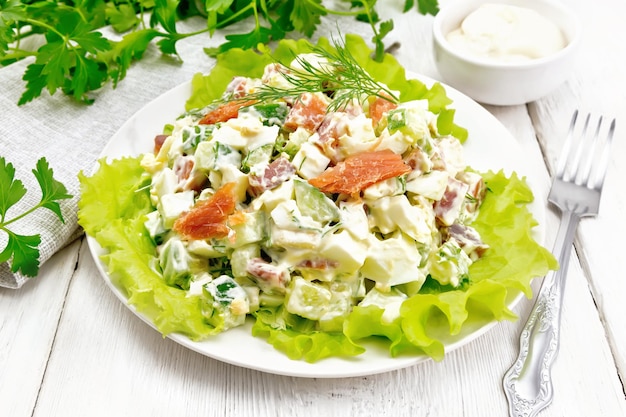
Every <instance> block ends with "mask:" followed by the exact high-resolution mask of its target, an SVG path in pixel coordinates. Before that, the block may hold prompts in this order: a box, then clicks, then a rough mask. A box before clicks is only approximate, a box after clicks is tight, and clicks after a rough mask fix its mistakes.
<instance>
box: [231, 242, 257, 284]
mask: <svg viewBox="0 0 626 417" xmlns="http://www.w3.org/2000/svg"><path fill="white" fill-rule="evenodd" d="M259 256H261V248H260V247H259V245H255V244H249V245H244V246H241V247H238V248H237V249H235V250H233V253H232V254H231V256H230V266H231V269H232V272H233V276H234V277H235V278H240V277H246V276H248V269H247V267H248V261H250V259H253V258H258V257H259Z"/></svg>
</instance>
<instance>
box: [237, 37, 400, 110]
mask: <svg viewBox="0 0 626 417" xmlns="http://www.w3.org/2000/svg"><path fill="white" fill-rule="evenodd" d="M333 44H334V49H330V50H328V49H325V48H322V47H320V46H314V47H313V48H312V50H311V53H313V54H315V55H318V56H319V57H320V58H322V59H324V61H322V62H320V63H316V62H310V61H309V60H307V57H306V56H302V55H298V56H296V57H295V61H296V63H297V64H298V65H297V66H299V67H300V68H288V69H287V70H286V71H281V72H280V74H281V76H283V77H284V78H285V80H286V81H287V82H288V83H289V88H285V87H280V86H270V85H266V84H264V85H263V86H261V87H260V88H259V89H258V90H257V91H255V92H253V93H251V94H248V95H246V96H245V97H241V98H240V100H246V101H247V100H254V101H259V102H273V101H279V100H281V99H285V98H292V99H298V98H299V97H300V96H301V95H302V94H304V93H315V92H321V93H324V94H326V95H328V96H329V97H331V98H332V99H333V100H332V101H331V103H330V104H329V106H328V111H329V112H334V111H338V110H341V109H345V108H346V106H347V105H349V104H350V103H352V102H353V101H354V100H357V101H358V102H359V103H360V104H363V102H364V101H365V100H366V99H367V98H368V97H372V96H375V97H380V98H382V99H384V100H387V101H390V102H393V103H397V102H398V101H399V100H398V97H397V96H396V94H395V93H394V92H393V91H391V90H390V89H389V88H387V87H386V86H385V85H383V84H381V83H379V82H377V81H376V80H374V79H373V78H372V77H371V76H370V75H369V74H368V73H367V71H365V69H364V68H363V67H362V66H361V65H359V63H358V62H357V61H356V59H355V58H354V57H353V56H352V54H351V53H350V51H348V49H347V48H346V47H345V45H344V44H343V43H342V42H340V41H337V40H335V39H333Z"/></svg>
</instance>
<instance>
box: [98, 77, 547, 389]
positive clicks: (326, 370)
mask: <svg viewBox="0 0 626 417" xmlns="http://www.w3.org/2000/svg"><path fill="white" fill-rule="evenodd" d="M408 76H409V77H413V78H417V79H419V80H421V81H422V82H425V83H426V84H428V85H431V84H432V83H433V82H434V80H432V79H429V78H428V77H424V76H419V75H416V74H409V75H408ZM445 88H446V91H447V93H448V96H449V97H450V98H451V99H453V100H454V103H453V104H452V106H450V107H453V108H455V109H456V115H455V120H456V122H457V123H458V124H459V125H461V126H463V127H466V128H467V129H468V131H469V138H468V140H467V142H466V144H465V152H466V154H465V156H466V160H467V161H468V163H469V164H470V166H472V167H473V168H475V169H477V170H481V171H485V170H488V169H492V170H494V171H498V170H500V169H504V171H505V172H506V173H507V174H510V173H511V172H512V171H516V172H517V173H518V174H519V175H522V176H526V177H527V179H528V182H529V184H530V185H531V187H532V189H533V190H534V192H535V195H543V194H542V193H538V191H539V187H540V185H541V182H540V181H536V180H535V179H534V178H533V173H532V172H526V171H528V168H527V166H525V165H524V164H523V163H522V161H524V160H525V158H523V157H522V154H523V151H522V149H521V147H520V146H519V144H518V143H517V142H516V141H515V139H514V138H513V137H512V136H511V134H510V133H509V131H508V130H507V129H506V128H505V127H504V126H503V125H502V124H501V123H500V122H499V121H498V120H497V119H496V118H495V117H493V115H491V113H489V112H488V111H487V110H485V109H484V108H483V107H481V106H480V105H479V104H477V103H476V102H474V101H473V100H472V99H470V98H468V97H467V96H465V95H463V94H462V93H460V92H458V91H456V90H454V89H453V88H452V87H449V86H445ZM190 94H191V83H190V82H188V83H185V84H182V85H180V86H178V87H176V88H174V89H172V90H170V91H169V92H167V93H165V94H163V95H161V96H160V97H158V98H156V99H155V100H153V101H152V102H150V103H148V104H147V105H146V106H145V107H143V108H142V109H141V110H140V111H139V112H137V113H136V114H135V115H134V116H133V117H131V118H130V119H129V120H128V121H127V122H126V123H125V124H124V125H123V126H122V127H121V128H120V130H119V131H118V132H117V133H116V134H115V135H114V136H113V137H112V138H111V140H110V142H109V143H108V144H107V146H106V147H105V149H104V150H103V152H102V154H101V156H102V157H108V158H119V157H122V156H129V155H130V156H134V155H138V154H141V153H145V152H150V151H151V150H152V148H153V139H154V137H155V135H157V134H160V133H161V131H162V128H163V126H164V125H165V124H166V123H171V122H172V121H173V120H175V119H176V117H178V116H179V115H180V114H181V113H183V112H184V105H185V102H186V100H187V98H188V97H189V96H190ZM531 210H532V211H533V214H534V216H535V218H536V219H537V221H538V222H539V225H540V226H538V227H536V228H535V230H534V233H535V238H536V239H537V240H538V241H539V242H542V241H543V229H542V225H543V224H544V221H543V220H544V218H545V205H539V204H533V205H531ZM87 241H88V244H89V248H90V250H91V253H92V255H93V257H94V259H95V262H96V264H97V266H98V269H99V270H100V272H101V274H102V276H103V277H104V279H105V281H106V282H107V284H108V285H109V287H110V288H111V290H112V291H113V292H114V293H115V295H116V296H117V297H119V298H120V300H122V301H123V302H124V303H125V304H126V305H128V303H127V299H126V297H125V296H124V295H123V294H122V293H121V292H120V291H119V290H118V289H117V288H116V287H115V286H114V285H113V284H112V283H111V280H110V279H109V276H108V273H107V271H106V269H105V266H104V265H103V264H102V263H101V262H100V258H99V256H100V255H101V254H103V253H104V252H103V249H102V248H101V247H100V246H99V245H98V243H97V242H96V241H95V239H94V238H92V237H90V236H88V237H87ZM521 297H522V294H521V293H513V294H511V295H510V299H509V300H508V305H509V307H510V308H513V306H514V305H515V304H516V303H517V302H518V301H519V300H520V299H521ZM129 308H131V310H133V312H135V314H137V316H139V317H140V318H141V319H142V320H144V321H145V322H146V323H148V324H149V325H150V326H152V327H154V325H153V324H152V322H151V321H150V319H148V318H147V317H145V316H144V315H142V314H141V313H138V312H137V311H136V310H135V309H134V308H133V307H132V306H129ZM496 323H497V322H496V321H493V322H489V323H486V324H484V325H481V326H474V327H471V326H467V325H466V326H464V327H463V331H462V333H461V334H459V335H456V336H454V337H452V336H451V337H450V338H449V340H446V341H445V345H446V352H447V353H449V352H450V351H452V350H453V349H455V348H458V347H460V346H462V345H465V344H467V343H469V342H470V341H472V340H473V339H475V338H477V337H478V336H480V335H482V334H484V333H485V332H486V331H487V330H489V329H491V328H492V327H493V326H494V325H495V324H496ZM250 327H251V323H247V324H246V325H245V326H242V327H238V328H234V329H231V330H228V331H227V332H225V333H222V334H220V335H217V336H215V337H211V338H210V339H208V340H206V341H202V342H193V341H191V340H190V339H188V338H187V337H186V336H183V335H180V334H172V335H169V336H168V337H169V338H170V339H172V340H174V341H176V342H178V343H180V344H181V345H183V346H185V347H187V348H189V349H191V350H194V351H196V352H199V353H201V354H203V355H206V356H209V357H211V358H215V359H218V360H220V361H223V362H227V363H230V364H233V365H237V366H242V367H246V368H251V369H256V370H260V371H264V372H269V373H274V374H280V375H289V376H299V377H310V378H337V377H352V376H362V375H371V374H376V373H380V372H386V371H391V370H395V369H400V368H404V367H407V366H411V365H415V364H417V363H420V362H423V361H426V360H430V358H429V357H427V356H401V357H396V358H391V357H390V356H389V354H388V349H387V348H386V347H385V346H382V345H377V344H376V343H375V342H371V343H369V344H367V343H364V344H363V345H364V346H365V347H366V349H367V350H366V352H365V353H363V354H361V355H359V356H357V357H354V358H329V359H324V360H322V361H319V362H317V363H314V364H311V363H307V362H305V361H294V360H291V359H289V358H288V357H287V356H285V355H284V354H283V353H281V352H279V351H277V350H275V349H274V348H273V347H272V346H271V345H270V344H268V343H267V342H266V341H265V339H261V338H256V337H253V336H252V335H251V331H250Z"/></svg>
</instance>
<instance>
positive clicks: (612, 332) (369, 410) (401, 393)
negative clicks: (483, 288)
mask: <svg viewBox="0 0 626 417" xmlns="http://www.w3.org/2000/svg"><path fill="white" fill-rule="evenodd" d="M393 3H394V4H395V3H398V2H397V1H394V2H393ZM570 3H572V4H573V5H574V6H575V7H576V8H577V10H579V12H581V13H585V16H587V17H588V19H586V21H587V22H588V24H589V28H590V30H588V31H587V34H588V37H587V38H586V40H585V43H584V45H583V48H584V49H583V51H582V52H581V53H582V54H584V55H583V56H584V57H586V59H582V60H581V63H580V64H579V65H578V66H577V68H576V71H575V74H574V75H573V77H572V78H571V79H570V80H569V81H568V82H567V83H566V84H564V85H563V86H562V87H561V88H559V89H558V90H557V91H556V92H555V93H553V94H552V95H550V96H549V97H546V98H545V99H542V100H540V101H538V102H535V103H532V104H531V105H528V106H515V107H487V109H488V110H489V111H490V112H492V113H493V114H494V115H495V116H496V117H497V118H498V119H499V120H500V121H501V122H502V123H503V124H504V125H505V126H506V127H507V128H508V129H509V131H510V132H511V133H512V134H513V135H514V137H516V138H517V139H518V141H519V142H520V144H521V145H522V147H523V148H524V150H525V152H526V153H527V154H528V155H531V157H530V159H531V163H535V164H536V166H537V169H541V172H540V178H542V179H543V181H545V183H546V184H547V183H549V174H548V171H547V169H546V168H545V165H543V162H542V161H543V158H544V156H543V155H542V151H543V152H544V154H545V159H546V160H547V163H548V165H553V164H554V161H555V160H556V157H557V156H558V153H559V151H560V148H561V144H562V140H563V134H562V133H563V132H564V130H565V129H566V127H567V124H568V122H569V117H570V114H571V111H572V110H573V108H575V107H577V106H581V105H587V106H589V107H590V108H591V109H594V110H595V109H602V111H607V112H610V111H612V112H613V113H614V115H616V116H618V119H619V120H620V121H621V123H626V114H624V112H626V102H625V101H626V99H625V97H624V96H625V94H626V85H625V83H626V81H624V80H623V79H622V77H621V76H620V68H623V65H622V64H623V63H624V61H626V60H625V57H626V53H625V52H624V48H625V47H624V46H623V45H622V44H621V42H620V39H621V36H615V35H614V34H612V32H613V31H614V30H615V28H619V27H621V24H620V21H621V17H620V16H622V17H623V16H626V13H624V12H625V10H624V9H625V5H624V2H623V1H617V0H612V1H602V2H599V3H598V4H597V5H594V7H589V6H588V3H583V2H582V1H581V0H576V1H572V2H570ZM395 22H396V29H394V32H392V34H391V35H390V36H392V37H396V38H397V39H396V40H399V41H400V42H401V44H402V46H401V48H400V49H399V50H398V52H397V56H398V59H399V60H400V62H401V63H402V64H404V65H405V66H406V67H407V68H408V69H410V70H413V71H415V72H418V73H422V74H424V75H427V76H429V77H433V78H438V77H437V71H436V69H435V67H434V62H433V60H432V57H431V56H430V55H428V54H424V53H423V48H430V34H429V24H430V19H429V18H427V17H421V16H416V15H415V14H413V15H411V16H410V17H409V16H408V15H405V16H400V17H398V18H397V19H396V21H395ZM601 22H606V23H607V24H603V23H601ZM362 33H363V34H366V33H368V31H367V30H366V29H363V30H362ZM589 33H591V34H589ZM420 51H422V52H420ZM599 63H602V64H599ZM620 65H621V66H620ZM598 103H599V104H598ZM621 131H622V130H618V134H617V135H616V141H615V142H616V144H615V145H616V146H615V151H614V156H613V160H612V164H611V167H610V172H609V178H608V181H607V184H606V188H605V193H604V197H603V202H602V207H601V213H600V216H599V217H598V218H597V219H593V220H588V221H584V222H583V223H582V224H581V227H580V230H579V233H578V238H577V242H576V252H574V253H573V256H572V261H571V265H570V273H569V276H568V284H567V288H566V299H565V303H564V310H563V319H562V333H561V337H562V339H561V340H562V347H561V350H560V353H559V357H558V359H557V362H556V363H555V366H554V368H553V376H554V386H555V399H554V402H553V404H552V405H551V406H550V407H549V408H548V409H546V410H545V411H544V412H542V413H541V414H540V416H567V417H572V416H574V417H576V416H581V417H582V416H585V417H587V416H592V415H593V416H609V417H612V416H615V417H619V416H624V415H626V398H625V395H624V387H623V384H622V382H621V381H624V376H625V374H624V371H625V369H626V368H625V366H624V361H625V358H626V352H625V350H624V346H626V330H625V326H624V325H623V318H624V317H626V303H624V302H623V301H622V298H623V295H624V294H626V280H624V278H623V277H622V276H621V275H623V274H622V273H621V272H620V269H619V265H620V264H619V263H618V262H619V260H620V257H623V255H621V254H620V253H619V252H618V251H619V245H612V244H610V238H611V237H619V236H623V235H624V233H625V232H626V220H624V216H623V215H620V214H622V213H623V212H624V210H625V209H626V202H625V201H624V200H625V199H626V190H625V189H624V187H623V186H621V185H620V182H621V181H620V180H621V178H623V177H624V175H625V174H626V173H625V172H624V169H625V168H624V164H623V163H622V160H623V158H625V157H626V143H625V141H624V135H623V134H622V133H621ZM533 161H534V162H533ZM537 198H542V199H543V201H545V196H537ZM546 220H547V223H546V235H547V236H548V237H549V236H554V235H555V233H556V227H557V220H558V217H557V213H555V212H553V211H552V210H548V215H547V219H546ZM546 245H547V246H548V247H551V246H552V241H551V240H549V241H547V243H546ZM578 257H580V261H579V260H578ZM77 259H78V264H76V261H77ZM581 264H582V265H581ZM75 267H76V270H75ZM31 284H34V285H31ZM538 284H539V281H537V282H535V283H534V286H535V288H536V287H537V285H538ZM531 305H532V300H522V302H521V303H520V304H519V305H518V307H517V308H516V310H515V311H516V312H517V313H518V314H519V315H520V316H521V317H526V316H527V315H528V312H529V311H530V307H531ZM522 325H523V321H518V322H516V323H510V322H505V323H500V324H498V325H497V326H496V327H495V328H493V329H492V330H491V331H490V332H488V333H487V334H485V335H484V336H482V337H480V338H478V339H477V340H475V341H473V342H471V343H470V344H468V345H466V346H464V347H462V348H460V349H458V350H456V351H454V352H451V353H449V354H448V355H447V356H446V358H445V360H444V361H442V362H440V363H435V362H426V363H422V364H420V365H417V366H414V367H410V368H407V369H403V370H399V371H393V372H387V373H383V374H379V375H372V376H367V377H359V378H345V379H305V378H291V377H283V376H276V375H271V374H266V373H261V372H257V371H252V370H248V369H243V368H238V367H236V366H232V365H227V364H224V363H221V362H218V361H216V360H213V359H210V358H207V357H204V356H202V355H200V354H197V353H195V352H192V351H190V350H188V349H186V348H184V347H182V346H180V345H178V344H177V343H175V342H173V341H171V340H169V339H163V338H162V337H161V336H160V334H158V333H157V332H156V331H154V330H153V329H152V328H150V327H149V326H148V325H147V324H145V323H143V322H142V321H141V320H139V319H138V318H137V317H136V316H135V315H134V314H133V313H132V312H131V311H130V310H129V309H128V308H126V307H125V306H124V305H123V304H122V303H121V302H120V301H119V300H118V299H117V298H116V297H115V296H114V295H113V294H112V293H111V291H110V290H109V289H108V287H107V286H106V285H105V283H104V282H103V280H102V278H101V277H100V276H99V275H98V271H97V269H96V267H95V264H94V262H93V260H92V259H91V255H90V254H89V251H88V249H87V245H86V243H85V242H76V243H75V244H73V245H71V246H70V247H68V248H67V249H65V250H63V251H61V252H60V253H58V254H57V255H55V256H54V257H53V258H52V259H51V260H50V261H49V262H48V263H46V264H45V265H44V268H42V273H41V274H40V276H39V277H38V278H37V282H34V283H29V284H28V285H27V286H26V287H24V288H23V289H21V290H19V291H13V290H5V289H0V416H11V417H31V416H35V417H50V416H63V417H73V416H81V417H83V416H90V417H91V416H93V417H98V416H132V417H136V416H137V417H142V416H191V415H202V416H285V417H287V416H289V417H291V416H305V415H307V416H308V415H316V414H319V415H324V416H329V417H330V416H347V415H366V416H414V415H428V416H468V417H469V416H481V417H482V416H505V415H506V412H507V405H506V401H505V398H504V394H503V392H502V388H501V378H502V375H503V373H504V372H505V370H506V369H507V368H508V366H509V365H510V364H511V363H512V361H513V360H514V357H515V356H516V354H517V346H518V334H519V332H520V330H521V327H522ZM618 367H619V372H621V380H620V375H619V373H618Z"/></svg>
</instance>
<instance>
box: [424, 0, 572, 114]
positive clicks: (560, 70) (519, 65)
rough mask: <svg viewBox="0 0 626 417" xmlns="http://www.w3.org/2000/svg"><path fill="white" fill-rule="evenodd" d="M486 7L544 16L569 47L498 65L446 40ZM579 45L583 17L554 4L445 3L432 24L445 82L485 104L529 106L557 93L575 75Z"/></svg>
mask: <svg viewBox="0 0 626 417" xmlns="http://www.w3.org/2000/svg"><path fill="white" fill-rule="evenodd" d="M485 3H498V4H508V5H513V6H519V7H525V8H529V9H533V10H535V11H537V12H539V13H540V14H541V15H543V16H545V17H546V18H548V19H549V20H551V21H552V22H553V23H555V24H556V25H557V26H558V27H559V28H560V29H561V32H562V33H563V35H564V37H565V40H566V42H567V44H566V46H565V47H564V48H563V49H561V50H560V51H558V52H556V53H554V54H552V55H548V56H546V57H543V58H536V59H530V60H526V61H521V62H499V61H494V60H491V59H489V58H482V57H476V56H471V55H469V54H467V53H463V52H460V51H459V50H457V49H455V48H454V47H453V46H452V45H451V44H450V42H448V41H447V40H446V36H447V34H448V33H449V32H451V31H452V30H454V29H456V28H458V27H459V26H460V24H461V22H462V21H463V19H465V17H466V16H467V15H468V14H470V13H471V12H472V11H474V10H476V9H477V8H478V7H479V6H481V5H483V4H485ZM580 43H581V24H580V22H579V19H578V18H577V16H576V15H575V14H574V13H573V12H572V11H571V10H570V9H568V8H567V7H565V6H564V5H563V4H562V3H558V2H556V1H552V0H455V1H451V2H446V3H445V4H444V5H442V6H441V9H440V11H439V13H437V15H436V16H435V19H434V21H433V44H434V45H433V46H434V54H435V63H436V65H437V69H438V70H439V74H440V75H441V77H442V78H443V79H442V81H444V82H446V83H447V84H449V85H451V86H452V87H454V88H456V89H457V90H460V91H462V92H463V93H465V94H466V95H468V96H470V97H471V98H473V99H474V100H476V101H478V102H481V103H484V104H492V105H500V106H507V105H518V104H524V103H528V102H530V101H534V100H537V99H539V98H541V97H543V96H545V95H547V94H548V93H550V92H552V91H553V90H554V89H556V88H557V87H558V86H559V85H561V84H562V83H563V82H564V81H565V80H567V78H568V77H569V76H570V74H571V72H572V69H573V67H574V61H575V58H576V51H577V50H578V47H579V45H580Z"/></svg>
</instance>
